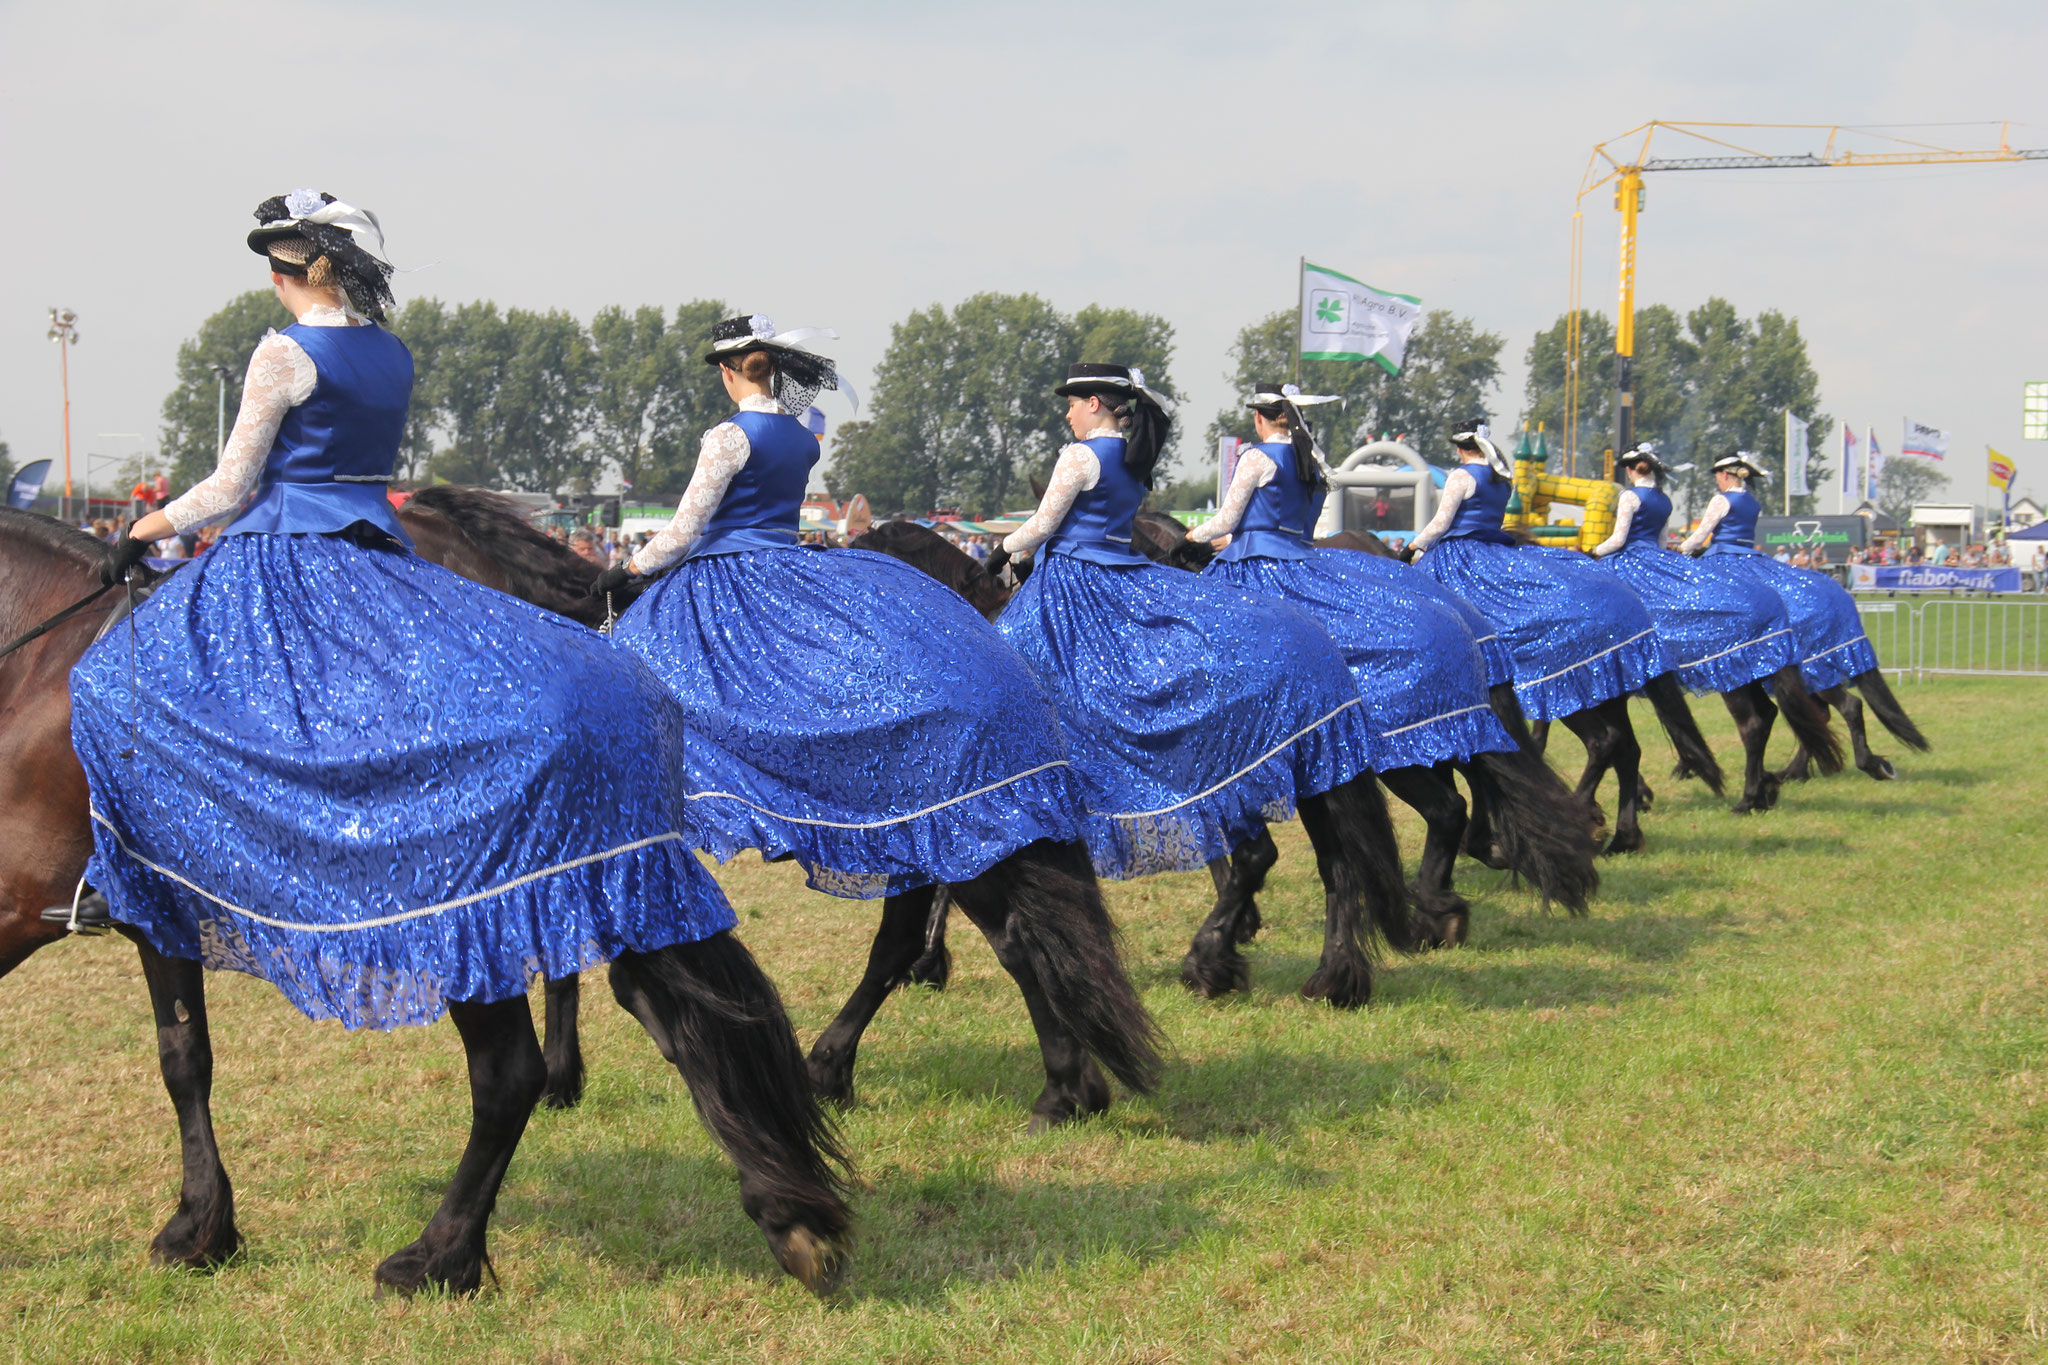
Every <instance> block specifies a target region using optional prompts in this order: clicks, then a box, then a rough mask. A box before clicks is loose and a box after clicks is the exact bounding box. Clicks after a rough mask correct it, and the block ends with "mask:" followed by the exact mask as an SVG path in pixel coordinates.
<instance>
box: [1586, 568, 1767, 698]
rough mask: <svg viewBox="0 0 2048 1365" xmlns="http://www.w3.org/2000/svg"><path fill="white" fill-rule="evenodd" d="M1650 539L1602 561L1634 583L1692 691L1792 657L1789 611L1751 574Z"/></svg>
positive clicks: (1747, 678)
mask: <svg viewBox="0 0 2048 1365" xmlns="http://www.w3.org/2000/svg"><path fill="white" fill-rule="evenodd" d="M1726 557H1727V556H1725V555H1723V556H1713V555H1710V556H1708V557H1706V558H1704V559H1694V558H1692V557H1691V556H1689V555H1682V554H1678V553H1676V552H1674V551H1671V550H1665V549H1660V548H1658V547H1657V546H1654V545H1633V546H1630V547H1628V548H1626V549H1623V550H1621V551H1619V552H1617V553H1615V554H1611V555H1609V556H1608V557H1607V558H1605V559H1603V560H1600V561H1599V564H1600V567H1601V568H1603V569H1605V570H1607V571H1608V572H1609V573H1611V574H1613V575H1614V576H1615V577H1616V578H1618V579H1620V580H1621V581H1622V582H1624V583H1626V584H1628V586H1629V587H1630V588H1632V589H1634V590H1635V594H1636V596H1637V597H1640V598H1641V599H1642V600H1643V605H1644V606H1646V607H1648V608H1649V609H1650V619H1651V620H1652V621H1655V622H1656V623H1657V634H1658V635H1660V636H1662V637H1663V639H1664V644H1665V647H1666V648H1667V649H1668V650H1669V651H1670V654H1671V657H1672V659H1673V660H1674V661H1675V662H1676V663H1677V665H1678V681H1679V684H1680V685H1681V686H1683V687H1684V688H1685V689H1686V690H1688V691H1691V692H1698V693H1706V692H1732V691H1734V690H1735V689H1736V688H1738V687H1741V686H1742V685H1744V684H1745V683H1751V682H1756V681H1758V680H1760V679H1764V678H1768V677H1770V676H1771V675H1772V674H1773V673H1776V672H1777V671H1778V670H1779V669H1781V668H1783V667H1784V666H1785V665H1787V664H1789V663H1791V662H1793V661H1794V659H1795V658H1796V657H1797V653H1798V651H1797V648H1796V642H1795V640H1794V638H1793V633H1792V617H1791V615H1790V614H1789V613H1788V612H1787V611H1786V610H1785V604H1784V603H1783V602H1782V601H1780V600H1779V598H1778V595H1777V594H1776V593H1774V592H1772V591H1771V590H1770V589H1769V588H1767V587H1765V586H1764V585H1763V584H1762V583H1760V582H1758V581H1757V580H1756V579H1755V578H1754V577H1752V576H1751V575H1750V574H1748V573H1746V572H1744V571H1742V570H1740V569H1735V570H1732V571H1731V570H1730V569H1728V568H1727V567H1726V566H1722V565H1717V564H1716V563H1715V562H1714V560H1715V559H1717V558H1726Z"/></svg>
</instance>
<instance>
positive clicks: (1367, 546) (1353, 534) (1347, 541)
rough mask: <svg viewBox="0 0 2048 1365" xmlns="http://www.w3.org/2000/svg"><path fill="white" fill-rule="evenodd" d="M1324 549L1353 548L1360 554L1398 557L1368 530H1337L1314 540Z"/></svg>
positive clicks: (1382, 557)
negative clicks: (1335, 532)
mask: <svg viewBox="0 0 2048 1365" xmlns="http://www.w3.org/2000/svg"><path fill="white" fill-rule="evenodd" d="M1315 545H1316V546H1317V548H1319V549H1324V550H1355V551H1357V552H1358V553H1359V554H1362V555H1377V556H1379V557H1380V558H1381V559H1399V558H1400V556H1399V555H1397V554H1395V553H1394V551H1393V549H1392V548H1391V547H1389V546H1388V544H1387V542H1385V541H1384V540H1381V539H1380V538H1379V537H1378V536H1376V535H1374V534H1373V533H1372V532H1370V531H1339V532H1338V533H1337V534H1336V535H1334V536H1324V537H1322V538H1321V539H1320V540H1317V541H1316V542H1315Z"/></svg>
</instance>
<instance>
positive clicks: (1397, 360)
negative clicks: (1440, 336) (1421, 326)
mask: <svg viewBox="0 0 2048 1365" xmlns="http://www.w3.org/2000/svg"><path fill="white" fill-rule="evenodd" d="M1421 316H1422V300H1421V299H1418V298H1413V297H1411V296H1409V295H1407V294H1389V293H1387V292H1386V291H1385V290H1382V289H1375V288H1373V287H1372V286H1371V285H1369V284H1364V283H1361V282H1360V281H1358V280H1354V279H1352V278H1351V277H1350V276H1349V275H1340V274H1338V273H1337V272H1336V271H1334V270H1328V269H1325V268H1324V267H1322V266H1319V265H1310V264H1308V263H1307V262H1306V261H1304V262H1302V266H1301V358H1302V359H1303V360H1371V361H1376V362H1378V363H1379V365H1380V366H1381V367H1382V368H1384V369H1385V370H1386V372H1387V373H1388V374H1399V373H1400V372H1401V355H1402V353H1403V352H1404V351H1406V350H1407V349H1408V334H1409V333H1410V332H1411V331H1413V330H1414V329H1415V323H1416V320H1417V319H1418V318H1420V317H1421Z"/></svg>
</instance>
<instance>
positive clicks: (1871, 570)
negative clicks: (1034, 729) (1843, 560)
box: [1849, 564, 2020, 592]
mask: <svg viewBox="0 0 2048 1365" xmlns="http://www.w3.org/2000/svg"><path fill="white" fill-rule="evenodd" d="M1849 586H1850V587H1852V588H1856V589H1859V590H1862V591H1867V592H1951V591H1962V592H2018V591H2019V590H2020V571H2019V570H2018V569H2011V568H2006V569H1950V568H1944V567H1941V566H1939V565H1933V564H1851V565H1850V566H1849Z"/></svg>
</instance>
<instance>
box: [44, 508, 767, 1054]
mask: <svg viewBox="0 0 2048 1365" xmlns="http://www.w3.org/2000/svg"><path fill="white" fill-rule="evenodd" d="M130 619H131V621H132V623H133V624H132V632H133V633H132V636H131V626H130V623H129V622H126V621H124V622H121V623H119V624H117V625H116V626H115V627H114V629H113V630H112V631H110V632H109V633H108V635H107V636H106V637H105V638H104V639H102V640H100V641H99V642H98V643H97V644H96V645H94V646H93V647H92V648H91V649H90V650H88V651H87V652H86V654H85V656H84V658H82V659H81V660H80V661H79V663H78V665H77V667H76V668H75V669H74V670H73V672H72V675H71V700H72V727H71V728H72V740H73V743H74V745H75V747H76V748H77V751H78V756H79V759H80V761H81V762H82V763H83V764H84V766H85V772H86V779H87V782H88V783H89V784H90V787H91V792H92V807H93V840H94V851H93V856H92V860H91V864H90V867H89V870H88V874H87V875H88V876H89V877H90V878H91V880H92V881H93V883H94V885H96V886H98V887H100V888H101V889H102V890H103V891H104V892H105V893H106V895H107V898H108V900H109V902H110V904H111V905H112V908H113V915H114V918H115V919H117V920H119V921H121V922H123V923H126V924H130V925H133V926H135V927H136V928H137V929H138V930H140V931H141V932H142V934H143V935H144V936H145V937H146V938H148V940H149V941H150V943H151V944H153V945H154V946H155V947H156V948H157V949H158V950H159V951H161V952H164V953H166V954H169V955H170V956H173V957H183V958H193V959H197V960H198V961H200V962H202V963H204V964H205V965H206V966H208V967H212V968H219V969H227V970H233V971H241V972H247V973H250V974H251V975H255V976H260V977H262V978H264V979H265V980H267V981H269V982H270V983H271V984H273V985H275V986H276V987H277V988H278V989H279V990H280V991H282V992H283V993H284V995H285V997H286V998H287V999H289V1000H290V1001H291V1002H292V1003H293V1004H294V1005H296V1006H298V1008H299V1009H301V1010H303V1011H304V1012H305V1013H306V1014H308V1015H309V1016H311V1017H313V1018H315V1019H327V1018H331V1019H338V1020H340V1021H341V1023H342V1024H344V1025H346V1026H347V1027H350V1028H359V1027H370V1028H390V1027H393V1026H395V1025H400V1024H424V1023H429V1022H432V1021H433V1020H434V1019H436V1018H438V1017H439V1016H440V1015H441V1014H442V1012H443V1011H444V1010H445V1009H446V1008H447V1005H448V1002H449V1001H451V1000H464V1001H492V1000H502V999H508V998H511V997H513V996H516V995H519V994H522V993H524V992H525V990H526V989H527V987H528V985H529V983H530V982H531V980H532V978H533V977H535V976H546V977H550V978H555V977H563V976H568V975H570V974H572V973H575V972H578V971H581V970H582V969H584V968H586V967H593V966H597V965H599V964H600V963H603V962H607V961H609V960H610V959H612V958H613V957H616V956H617V955H618V954H619V953H621V952H626V951H635V952H649V951H652V950H654V949H657V948H661V947H665V946H668V945H670V944H674V943H683V942H691V941H695V940H699V939H703V938H706V937H709V936H710V935H712V934H715V933H717V932H719V931H720V930H724V929H730V928H731V927H733V923H734V921H733V914H732V911H731V909H730V907H729V906H728V905H727V904H726V901H725V897H724V895H723V894H722V893H721V892H720V891H719V889H718V885H717V883H716V882H714V881H713V880H712V879H711V876H710V874H709V873H708V872H707V871H706V870H705V869H704V867H703V865H702V864H701V863H699V862H698V860H697V857H696V855H695V854H694V853H693V852H692V851H691V849H690V845H689V841H688V840H687V839H686V838H685V837H684V836H683V835H682V834H681V833H680V832H679V831H678V827H677V821H678V817H679V815H680V814H681V812H682V811H683V809H684V807H683V803H682V792H681V784H680V783H679V782H676V781H674V780H672V779H671V778H670V777H668V776H667V773H668V772H669V771H671V768H670V765H667V764H664V763H663V762H662V761H661V760H662V757H663V756H664V755H666V754H674V755H675V756H676V757H677V758H678V759H679V758H680V755H681V752H682V725H681V716H680V714H679V713H678V712H677V710H676V708H675V706H674V704H673V703H672V702H671V701H670V700H669V699H668V696H667V694H666V693H665V692H664V691H663V689H662V688H661V685H660V684H659V682H657V681H656V680H655V679H654V678H653V677H652V676H651V675H649V674H648V673H647V671H646V670H645V669H643V668H641V667H640V666H639V665H638V664H637V663H635V662H633V661H632V660H631V659H628V658H626V657H623V656H621V655H620V654H619V653H618V652H617V651H615V650H613V649H611V648H610V647H609V646H607V645H606V644H605V642H604V640H603V639H602V638H601V637H599V636H597V635H595V634H593V633H592V632H590V631H587V630H585V629H583V628H582V627H580V626H577V625H574V624H572V623H570V622H567V621H564V620H561V619H560V618H557V617H555V616H552V615H549V614H548V613H546V612H543V611H541V610H540V609H539V608H537V607H533V606H529V605H528V604H526V603H524V602H521V601H518V600H516V599H514V598H511V597H508V596H505V595H504V594H502V593H499V592H495V591H492V590H491V589H489V588H484V587H480V586H478V585H477V584H474V583H471V582H470V581H468V580H467V579H464V578H460V577H458V576H457V575H455V574H453V573H450V572H448V571H447V570H445V569H442V568H439V567H437V566H435V565H433V564H429V563H427V562H426V561H425V560H422V559H420V558H418V557H416V556H415V555H413V554H412V553H411V552H409V551H406V550H403V549H400V548H397V547H395V546H392V547H390V548H373V547H369V546H365V545H362V544H358V543H357V542H356V541H355V540H354V539H351V538H348V537H343V536H331V535H231V536H226V537H223V538H222V540H221V541H220V543H219V544H217V545H215V546H214V547H213V548H212V549H211V550H209V551H208V552H207V553H205V554H203V555H201V556H200V557H199V558H198V559H197V560H195V561H193V562H192V563H191V564H190V565H189V566H188V567H186V568H183V569H180V570H179V571H178V572H176V573H175V574H173V575H172V576H171V578H170V579H169V580H168V581H166V582H165V583H163V584H162V585H161V586H159V587H158V588H157V590H156V591H155V593H154V594H153V595H152V596H151V597H150V599H149V600H148V601H147V602H145V603H144V604H143V605H142V606H141V607H140V608H138V609H137V611H136V612H135V613H134V615H133V616H132V617H131V618H130ZM131 651H132V660H133V661H132V663H131ZM131 669H132V673H131ZM131 677H132V679H133V683H134V686H133V688H132V689H131V685H130V684H131ZM131 744H132V745H133V748H134V750H135V752H134V754H133V755H132V756H130V755H129V754H128V753H127V752H126V751H127V750H128V749H129V748H130V746H131Z"/></svg>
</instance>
